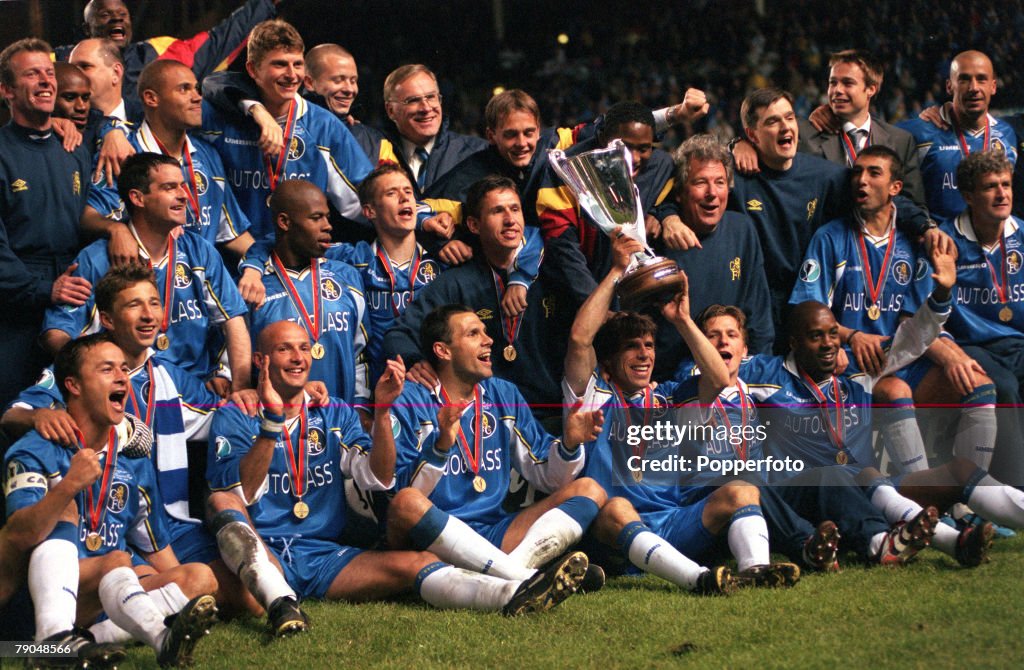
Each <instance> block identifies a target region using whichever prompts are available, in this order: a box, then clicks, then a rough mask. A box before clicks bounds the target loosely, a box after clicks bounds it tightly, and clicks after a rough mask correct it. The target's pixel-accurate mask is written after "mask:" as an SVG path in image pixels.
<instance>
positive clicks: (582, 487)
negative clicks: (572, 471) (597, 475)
mask: <svg viewBox="0 0 1024 670" xmlns="http://www.w3.org/2000/svg"><path fill="white" fill-rule="evenodd" d="M562 490H563V491H564V492H565V494H566V495H565V498H566V499H568V498H573V497H576V496H583V497H585V498H590V499H591V500H593V501H594V502H595V503H597V506H598V507H602V506H603V505H604V504H605V503H606V502H607V501H608V494H607V493H605V490H604V488H603V487H602V486H601V485H600V484H598V483H597V482H596V481H595V480H593V479H591V478H590V477H581V478H579V479H576V480H574V481H573V482H571V483H570V484H568V485H566V486H565V487H564V488H563V489H562Z"/></svg>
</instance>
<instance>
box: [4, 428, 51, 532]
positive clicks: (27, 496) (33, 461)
mask: <svg viewBox="0 0 1024 670" xmlns="http://www.w3.org/2000/svg"><path fill="white" fill-rule="evenodd" d="M38 446H39V443H38V442H36V443H32V444H29V443H26V442H25V441H22V442H20V443H18V444H15V446H14V447H12V448H11V450H10V451H9V452H8V453H7V457H6V458H5V459H4V499H5V500H6V506H7V518H10V517H11V515H13V514H14V513H15V512H17V511H18V510H20V509H25V508H26V507H31V506H32V505H35V504H36V503H37V502H39V501H40V500H42V499H43V496H45V495H46V493H47V491H49V490H50V484H49V481H50V479H49V478H50V476H51V475H56V474H58V473H57V472H56V469H57V468H56V467H55V466H54V465H53V464H52V463H48V461H47V458H46V455H45V453H41V451H42V450H40V449H38V448H36V447H38Z"/></svg>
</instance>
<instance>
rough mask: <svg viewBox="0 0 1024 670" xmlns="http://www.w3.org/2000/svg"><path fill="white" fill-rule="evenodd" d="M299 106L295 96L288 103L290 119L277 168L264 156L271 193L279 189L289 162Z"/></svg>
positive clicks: (286, 124)
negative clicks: (296, 111)
mask: <svg viewBox="0 0 1024 670" xmlns="http://www.w3.org/2000/svg"><path fill="white" fill-rule="evenodd" d="M297 106H298V105H296V104H295V99H294V98H293V99H292V102H291V104H290V105H288V120H287V121H286V122H285V124H284V146H283V147H281V153H280V154H278V156H277V167H276V168H275V167H274V166H273V165H271V164H270V159H269V158H267V157H266V156H264V157H263V164H264V166H266V168H267V179H268V180H269V181H270V192H271V193H273V192H274V191H275V190H277V182H278V180H279V179H280V176H281V172H282V170H283V169H284V164H285V163H287V162H288V151H289V150H290V149H291V146H292V133H293V132H294V131H295V108H296V107H297Z"/></svg>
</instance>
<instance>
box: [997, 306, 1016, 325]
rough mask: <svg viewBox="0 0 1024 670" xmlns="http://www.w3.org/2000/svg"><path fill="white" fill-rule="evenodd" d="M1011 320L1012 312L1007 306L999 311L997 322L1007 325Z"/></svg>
mask: <svg viewBox="0 0 1024 670" xmlns="http://www.w3.org/2000/svg"><path fill="white" fill-rule="evenodd" d="M1012 319H1013V310H1012V309H1010V307H1009V306H1006V307H1003V308H1002V309H1001V310H999V320H1000V321H1002V322H1003V323H1009V322H1010V321H1011V320H1012Z"/></svg>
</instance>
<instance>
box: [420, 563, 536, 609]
mask: <svg viewBox="0 0 1024 670" xmlns="http://www.w3.org/2000/svg"><path fill="white" fill-rule="evenodd" d="M520 583H521V582H518V581H512V580H508V579H501V578H500V577H492V576H491V575H482V574H480V573H477V572H471V571H469V570H463V569H461V568H456V567H453V566H451V565H446V566H444V567H441V568H438V569H436V570H434V571H433V572H431V573H430V574H429V575H427V576H426V577H425V578H424V579H423V580H422V581H421V582H420V585H419V592H420V597H421V598H423V600H425V601H426V602H428V603H430V604H431V605H433V606H434V607H439V608H442V609H471V610H481V611H486V612H494V611H497V610H500V609H501V608H502V607H504V606H505V604H506V603H507V602H508V601H509V600H511V599H512V596H513V595H514V594H515V592H516V589H518V588H519V585H520Z"/></svg>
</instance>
